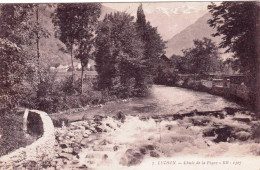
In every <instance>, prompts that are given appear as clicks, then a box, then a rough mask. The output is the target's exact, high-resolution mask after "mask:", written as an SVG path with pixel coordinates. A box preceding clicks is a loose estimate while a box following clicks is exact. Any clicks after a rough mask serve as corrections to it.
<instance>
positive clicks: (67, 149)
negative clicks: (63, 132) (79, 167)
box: [62, 148, 73, 153]
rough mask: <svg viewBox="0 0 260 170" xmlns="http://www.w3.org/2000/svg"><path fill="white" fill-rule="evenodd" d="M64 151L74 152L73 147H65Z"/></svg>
mask: <svg viewBox="0 0 260 170" xmlns="http://www.w3.org/2000/svg"><path fill="white" fill-rule="evenodd" d="M62 152H65V153H73V148H64V149H62Z"/></svg>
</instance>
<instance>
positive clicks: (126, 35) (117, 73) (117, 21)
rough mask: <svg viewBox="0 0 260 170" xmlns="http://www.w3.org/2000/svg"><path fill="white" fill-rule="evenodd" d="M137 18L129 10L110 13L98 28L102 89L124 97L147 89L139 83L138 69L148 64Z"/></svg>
mask: <svg viewBox="0 0 260 170" xmlns="http://www.w3.org/2000/svg"><path fill="white" fill-rule="evenodd" d="M133 19H134V18H133V17H132V16H130V15H129V14H126V13H120V12H117V13H114V14H109V15H106V16H105V18H104V20H103V21H102V22H101V23H100V25H99V27H98V30H97V38H96V54H95V61H96V70H97V72H98V88H99V89H101V90H108V91H109V92H110V93H111V94H114V95H117V96H118V97H122V98H126V97H130V96H134V95H137V93H138V92H140V91H142V90H145V89H141V87H137V86H135V85H136V80H137V76H136V74H137V72H136V70H139V69H142V68H144V67H145V65H144V60H143V50H142V47H143V44H142V42H141V40H140V39H139V37H138V35H137V32H136V25H135V23H134V22H133Z"/></svg>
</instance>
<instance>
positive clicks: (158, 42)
mask: <svg viewBox="0 0 260 170" xmlns="http://www.w3.org/2000/svg"><path fill="white" fill-rule="evenodd" d="M136 25H137V26H136V27H137V32H138V35H139V36H140V38H141V40H142V42H143V44H144V59H145V61H146V63H145V64H146V66H147V68H146V70H142V72H143V74H145V75H150V76H154V75H155V71H154V70H155V69H156V67H157V64H158V58H159V56H160V55H162V54H163V53H164V49H165V48H166V46H165V43H166V42H164V41H163V40H162V37H161V36H160V34H159V33H158V31H157V28H155V27H152V26H151V24H150V22H147V21H146V19H145V15H144V11H143V8H142V4H141V5H140V6H139V7H138V9H137V20H136ZM150 81H151V80H150ZM147 83H151V82H147Z"/></svg>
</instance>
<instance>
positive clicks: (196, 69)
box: [183, 37, 220, 74]
mask: <svg viewBox="0 0 260 170" xmlns="http://www.w3.org/2000/svg"><path fill="white" fill-rule="evenodd" d="M193 42H194V47H192V48H189V49H185V50H183V54H184V57H185V59H186V62H187V64H188V68H189V72H190V73H196V74H204V73H210V72H214V71H217V70H219V63H220V60H219V58H218V52H217V46H216V45H215V43H214V42H212V40H211V39H208V38H205V37H204V38H203V39H202V40H194V41H193Z"/></svg>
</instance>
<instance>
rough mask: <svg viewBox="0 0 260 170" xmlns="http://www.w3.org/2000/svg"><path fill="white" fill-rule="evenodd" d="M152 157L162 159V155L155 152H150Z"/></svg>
mask: <svg viewBox="0 0 260 170" xmlns="http://www.w3.org/2000/svg"><path fill="white" fill-rule="evenodd" d="M150 156H151V157H155V158H159V157H160V155H159V154H158V153H157V152H155V151H151V152H150Z"/></svg>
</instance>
